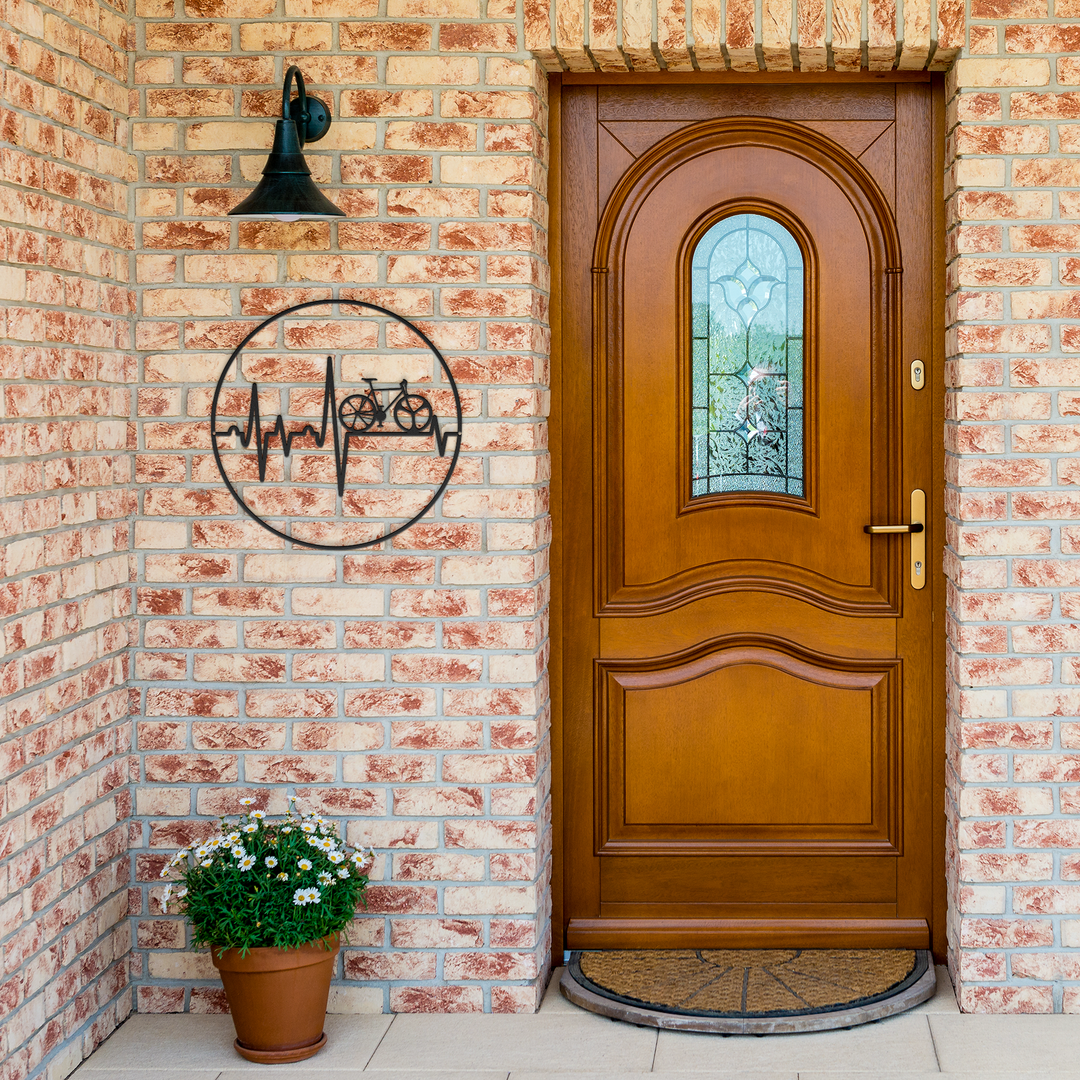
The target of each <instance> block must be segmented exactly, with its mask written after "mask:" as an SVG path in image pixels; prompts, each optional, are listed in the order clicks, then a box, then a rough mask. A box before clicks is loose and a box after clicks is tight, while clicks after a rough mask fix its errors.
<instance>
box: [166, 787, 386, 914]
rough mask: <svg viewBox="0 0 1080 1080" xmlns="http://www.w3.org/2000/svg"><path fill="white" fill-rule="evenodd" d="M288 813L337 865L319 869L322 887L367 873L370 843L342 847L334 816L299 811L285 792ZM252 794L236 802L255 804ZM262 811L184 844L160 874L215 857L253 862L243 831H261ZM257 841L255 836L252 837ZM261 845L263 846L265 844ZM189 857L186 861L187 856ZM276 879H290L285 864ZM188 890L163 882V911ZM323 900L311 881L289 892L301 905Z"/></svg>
mask: <svg viewBox="0 0 1080 1080" xmlns="http://www.w3.org/2000/svg"><path fill="white" fill-rule="evenodd" d="M289 802H290V806H289V819H290V820H291V821H296V818H295V817H293V815H294V814H298V815H299V828H300V831H301V832H302V833H304V838H305V840H306V841H307V843H308V844H309V845H310V846H311V847H312V848H314V849H315V850H317V851H320V852H323V853H324V854H325V855H326V858H327V859H328V860H329V861H330V862H331V863H332V864H333V865H334V866H336V867H337V870H336V871H335V874H336V877H335V874H330V873H329V872H327V871H325V870H323V871H321V872H320V873H319V875H318V882H319V884H320V885H321V886H322V888H323V889H326V888H329V887H331V886H333V885H334V884H336V881H337V880H341V881H345V880H348V879H349V878H350V877H351V876H352V874H353V873H356V874H366V873H367V872H368V871H369V870H370V869H371V866H372V864H373V863H374V861H375V850H374V848H370V847H369V848H368V849H367V850H363V849H361V850H358V851H353V852H352V853H351V854H350V853H349V851H348V849H347V848H346V849H345V850H342V849H341V848H339V847H338V844H339V843H340V840H339V838H338V836H337V828H336V826H335V825H334V823H333V822H331V821H327V820H326V819H325V818H323V817H322V816H320V815H318V814H307V813H304V812H303V811H299V810H297V809H296V808H295V806H294V805H292V804H295V802H296V796H295V795H292V796H290V797H289ZM254 803H255V800H254V799H252V798H244V799H241V800H240V804H241V805H242V806H244V807H250V806H253V805H254ZM265 817H266V812H265V811H263V810H247V811H245V813H244V814H243V815H242V817H241V821H240V823H238V824H237V825H236V826H234V827H231V828H230V831H229V832H227V833H226V832H225V831H224V829H223V830H222V832H221V833H220V834H219V835H217V836H214V837H212V838H211V839H209V840H205V841H202V842H201V843H194V842H193V843H191V844H188V845H187V846H186V847H184V848H181V849H180V850H179V851H178V852H177V853H176V854H175V855H174V856H173V857H172V858H171V859H170V860H169V862H168V863H167V864H166V865H165V867H164V868H163V869H162V871H161V877H162V878H168V877H169V876H170V874H171V873H172V872H173V871H174V870H176V869H177V868H178V867H184V868H185V869H192V868H194V867H196V866H197V867H202V868H204V869H210V868H211V867H213V866H214V865H215V864H216V863H217V860H218V859H221V860H222V865H223V866H225V867H228V866H229V865H230V864H229V861H228V857H229V856H232V858H233V859H235V860H236V862H235V869H238V870H240V871H242V872H247V871H250V870H252V869H253V868H254V867H255V864H256V863H257V862H258V858H257V857H256V856H255V855H252V854H250V853H249V852H248V851H247V849H246V848H245V847H244V844H243V840H244V838H245V837H246V836H251V837H255V835H256V834H258V833H259V831H260V828H261V826H262V822H263V819H264V818H265ZM293 831H295V830H294V827H293V825H292V824H286V825H284V826H282V827H281V829H280V833H281V834H282V835H285V836H287V835H289V834H290V833H292V832H293ZM256 843H258V841H256ZM264 850H265V849H264ZM189 860H190V861H189ZM263 864H264V865H265V867H266V869H267V871H271V870H274V869H276V868H279V865H280V864H279V860H278V858H277V856H276V855H267V856H266V857H265V858H264V859H263ZM296 867H297V869H298V870H299V871H300V872H302V873H307V872H308V871H310V870H312V869H313V868H314V864H313V863H312V861H311V859H307V858H301V859H299V860H298V861H297V863H296ZM266 877H267V878H270V877H271V875H270V874H269V873H267V874H266ZM273 877H274V878H275V879H276V880H277V881H282V882H286V881H288V880H289V874H288V872H287V871H286V870H285V869H284V868H280V869H278V873H277V874H275V875H273ZM186 895H187V889H186V888H181V889H180V890H179V891H176V892H174V883H173V882H170V883H169V884H167V885H166V886H165V892H164V894H163V896H162V900H161V906H162V910H163V911H166V912H167V911H168V904H169V902H170V901H171V900H172V899H174V898H175V899H177V900H181V899H183V898H184V897H185V896H186ZM321 900H322V893H321V892H320V891H319V889H317V888H315V887H314V886H310V887H306V888H299V889H297V890H295V892H294V893H293V903H294V904H295V905H297V906H298V907H304V906H306V905H308V904H318V903H320V901H321Z"/></svg>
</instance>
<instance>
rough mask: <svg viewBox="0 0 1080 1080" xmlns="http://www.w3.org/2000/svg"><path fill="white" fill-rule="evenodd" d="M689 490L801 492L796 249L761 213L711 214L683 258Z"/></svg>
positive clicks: (704, 492)
mask: <svg viewBox="0 0 1080 1080" xmlns="http://www.w3.org/2000/svg"><path fill="white" fill-rule="evenodd" d="M691 275H692V279H691V303H692V305H693V308H692V318H693V327H692V338H693V403H692V407H693V434H692V438H693V450H692V455H693V459H692V473H691V475H692V481H691V484H692V486H691V495H715V494H720V493H722V492H729V491H775V492H782V493H785V494H788V495H803V494H804V493H805V486H806V483H805V476H804V462H803V258H802V252H801V251H800V249H799V245H798V243H797V242H796V240H795V237H794V236H792V235H791V233H790V232H788V230H787V229H786V228H784V226H783V225H781V224H780V223H779V222H778V221H774V220H773V219H772V218H768V217H765V216H764V215H762V214H736V215H734V216H732V217H726V218H724V219H723V220H721V221H718V222H717V223H716V224H715V225H714V226H713V227H712V228H711V229H709V231H708V232H707V233H706V234H705V235H704V236H703V237H702V238H701V239H700V240H699V241H698V244H697V247H696V248H695V249H694V256H693V263H692V265H691Z"/></svg>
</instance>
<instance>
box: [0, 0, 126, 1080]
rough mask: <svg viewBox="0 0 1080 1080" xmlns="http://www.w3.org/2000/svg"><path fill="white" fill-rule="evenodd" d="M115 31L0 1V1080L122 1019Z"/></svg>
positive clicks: (70, 1059) (99, 6)
mask: <svg viewBox="0 0 1080 1080" xmlns="http://www.w3.org/2000/svg"><path fill="white" fill-rule="evenodd" d="M127 33H128V19H127V15H126V13H125V12H124V11H123V10H117V9H116V8H114V7H111V6H109V5H107V4H105V3H97V2H94V0H89V2H86V3H81V4H78V5H74V4H72V5H57V6H55V7H54V6H50V5H46V4H36V3H31V2H24V0H5V3H4V4H3V5H2V7H0V381H2V389H0V395H2V396H0V418H2V419H0V494H2V497H3V502H2V506H0V535H2V540H0V577H2V582H0V621H2V628H3V642H2V653H0V655H2V659H0V695H2V701H0V768H2V776H0V780H2V782H3V783H2V787H0V800H2V801H0V813H2V822H0V949H2V955H3V975H2V976H0V1010H2V1013H3V1015H4V1017H5V1020H4V1024H3V1027H2V1028H0V1060H2V1061H3V1065H2V1066H0V1074H2V1075H3V1076H4V1078H5V1080H17V1078H21V1077H25V1076H28V1075H31V1074H33V1075H45V1073H46V1072H48V1073H49V1074H50V1075H53V1076H57V1077H59V1076H64V1075H66V1074H67V1073H68V1072H70V1071H71V1069H72V1068H74V1066H75V1065H77V1064H78V1062H79V1061H80V1060H81V1058H82V1056H83V1054H84V1052H85V1053H89V1051H90V1050H91V1049H92V1048H93V1047H94V1046H95V1045H96V1044H97V1043H98V1042H100V1041H101V1040H102V1039H103V1038H104V1037H105V1036H106V1035H108V1033H109V1032H110V1031H112V1030H113V1028H114V1027H115V1026H116V1024H117V1023H118V1022H119V1021H120V1020H122V1019H123V1018H124V1017H125V1016H126V1015H127V1013H128V1011H129V1010H130V1002H131V993H130V989H129V986H128V984H129V977H128V968H127V956H128V951H129V948H130V923H129V920H128V919H127V906H128V898H127V885H128V881H129V870H128V855H127V850H128V828H129V818H130V813H131V792H130V789H129V786H128V782H129V760H130V759H129V753H130V749H131V733H132V723H131V720H130V717H129V707H128V686H127V679H128V659H129V631H130V615H131V588H130V586H129V585H128V580H129V557H130V556H129V554H128V553H129V551H130V542H129V531H130V519H131V514H132V511H133V510H134V508H135V506H134V497H133V494H132V491H131V486H130V485H131V479H132V464H133V462H132V454H131V451H130V450H129V444H128V438H129V430H128V421H129V419H130V418H131V416H132V411H131V410H132V397H133V394H134V390H133V383H134V381H135V379H136V375H137V369H136V364H135V358H134V356H133V354H132V353H131V351H130V350H131V346H132V342H131V320H132V307H131V292H130V287H129V262H130V259H131V255H130V254H129V253H130V252H131V249H132V242H133V236H132V227H131V224H130V221H129V216H128V199H129V192H128V187H127V184H128V181H129V180H130V179H131V178H132V177H133V175H134V174H133V171H132V169H133V160H132V158H131V156H130V154H129V152H128V150H127V146H128V120H127V111H128V91H127V83H128V70H127V52H126V48H127Z"/></svg>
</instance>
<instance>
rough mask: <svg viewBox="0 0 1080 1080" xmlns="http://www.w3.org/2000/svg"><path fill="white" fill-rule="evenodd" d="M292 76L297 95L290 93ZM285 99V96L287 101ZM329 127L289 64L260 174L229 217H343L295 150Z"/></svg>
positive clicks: (325, 115)
mask: <svg viewBox="0 0 1080 1080" xmlns="http://www.w3.org/2000/svg"><path fill="white" fill-rule="evenodd" d="M294 78H295V79H296V89H297V92H298V93H299V97H296V98H291V84H292V81H293V79H294ZM290 99H291V100H290ZM329 130H330V113H329V112H327V110H326V106H325V105H324V104H323V103H322V102H321V101H319V100H318V98H309V97H308V96H307V91H306V90H305V89H304V76H303V75H302V74H301V73H300V69H299V68H298V67H296V66H295V65H293V66H292V67H290V68H289V70H288V71H286V72H285V86H284V87H283V89H282V92H281V119H280V120H279V121H278V122H277V125H276V126H275V128H274V145H273V147H271V149H270V156H269V157H268V158H267V159H266V167H265V168H264V169H263V175H262V179H261V180H260V181H259V184H258V186H257V187H256V188H255V190H254V191H253V192H252V193H251V194H250V195H249V196H248V197H247V198H246V199H245V200H244V201H243V202H242V203H240V205H239V206H237V207H235V208H234V209H232V210H230V211H229V216H230V217H244V218H277V220H278V221H299V220H301V219H310V218H316V219H317V218H331V217H345V211H344V210H340V209H339V208H338V207H336V206H335V205H334V204H333V203H332V202H331V201H330V200H329V199H328V198H327V197H326V196H325V195H324V194H323V193H322V192H321V191H320V190H319V189H318V188H317V187H316V186H315V182H314V181H313V180H312V179H311V170H310V169H309V168H308V167H307V162H306V161H304V155H303V154H302V153H301V151H302V150H303V148H304V144H305V143H309V142H318V140H319V139H321V138H322V137H323V136H324V135H325V134H326V133H327V132H328V131H329Z"/></svg>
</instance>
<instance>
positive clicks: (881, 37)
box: [525, 0, 965, 73]
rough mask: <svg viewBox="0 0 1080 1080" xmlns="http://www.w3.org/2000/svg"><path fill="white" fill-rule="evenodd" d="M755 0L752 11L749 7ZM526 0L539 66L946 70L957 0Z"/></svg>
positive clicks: (961, 23)
mask: <svg viewBox="0 0 1080 1080" xmlns="http://www.w3.org/2000/svg"><path fill="white" fill-rule="evenodd" d="M755 8H757V9H758V10H757V12H755ZM899 8H900V5H898V4H897V2H896V0H833V3H832V5H831V11H830V9H829V8H828V7H827V6H826V3H825V0H808V2H805V3H799V4H798V5H797V6H796V5H795V4H793V3H792V2H791V0H758V3H757V4H755V0H728V2H727V3H726V4H723V3H722V0H696V2H695V3H694V4H693V5H692V6H691V5H689V4H687V3H686V0H655V2H654V0H623V3H622V4H621V5H620V4H619V3H618V2H617V0H592V2H591V3H590V4H589V5H588V7H586V5H585V3H584V0H548V2H547V3H545V2H544V0H527V2H526V3H525V47H526V48H527V49H528V50H529V51H530V52H532V53H533V55H534V56H536V57H537V59H539V60H540V61H541V63H543V65H544V67H545V68H546V69H547V70H548V71H562V70H568V71H572V72H584V71H606V72H626V71H660V70H662V69H667V70H668V71H694V70H698V71H737V72H746V73H749V72H755V71H761V70H764V71H792V70H799V71H803V72H819V71H828V70H836V71H840V72H845V71H846V72H852V71H860V70H870V71H891V70H899V71H922V70H926V71H946V70H947V69H948V68H949V67H950V66H951V65H952V63H953V61H954V60H955V59H956V58H957V56H958V55H959V54H960V50H961V49H962V48H963V46H964V30H965V12H964V8H965V3H964V0H938V2H937V4H932V3H931V0H908V2H906V3H904V4H903V7H902V10H898V9H899Z"/></svg>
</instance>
